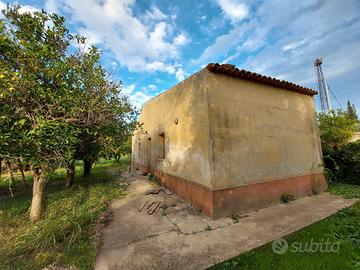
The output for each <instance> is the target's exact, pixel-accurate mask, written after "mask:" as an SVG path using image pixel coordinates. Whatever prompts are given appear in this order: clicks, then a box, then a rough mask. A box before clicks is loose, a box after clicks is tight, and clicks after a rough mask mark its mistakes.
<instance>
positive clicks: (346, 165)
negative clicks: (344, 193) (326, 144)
mask: <svg viewBox="0 0 360 270" xmlns="http://www.w3.org/2000/svg"><path fill="white" fill-rule="evenodd" d="M337 152H338V155H337V165H338V167H339V170H338V172H337V175H338V179H339V181H343V182H347V183H352V184H357V185H360V141H357V142H353V143H349V144H347V145H345V146H343V147H341V148H340V149H339V150H338V151H337Z"/></svg>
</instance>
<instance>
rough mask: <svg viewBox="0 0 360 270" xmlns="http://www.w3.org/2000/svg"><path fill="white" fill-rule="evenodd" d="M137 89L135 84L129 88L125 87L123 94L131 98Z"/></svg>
mask: <svg viewBox="0 0 360 270" xmlns="http://www.w3.org/2000/svg"><path fill="white" fill-rule="evenodd" d="M135 87H136V84H135V83H134V84H130V85H127V86H123V88H122V92H123V94H124V95H126V96H129V95H131V94H132V93H133V92H134V90H135Z"/></svg>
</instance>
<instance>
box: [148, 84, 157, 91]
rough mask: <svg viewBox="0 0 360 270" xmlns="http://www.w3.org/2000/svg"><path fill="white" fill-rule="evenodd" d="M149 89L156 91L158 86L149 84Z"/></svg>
mask: <svg viewBox="0 0 360 270" xmlns="http://www.w3.org/2000/svg"><path fill="white" fill-rule="evenodd" d="M147 88H148V89H150V90H151V91H154V90H156V89H157V86H156V85H154V84H149V85H148V86H147Z"/></svg>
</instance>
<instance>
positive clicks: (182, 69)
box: [0, 0, 360, 112]
mask: <svg viewBox="0 0 360 270" xmlns="http://www.w3.org/2000/svg"><path fill="white" fill-rule="evenodd" d="M6 3H8V2H6V1H4V0H0V8H1V9H3V8H4V7H6ZM9 3H10V4H20V5H22V6H23V8H22V10H23V11H30V12H31V11H33V10H36V9H41V8H42V9H44V10H46V11H49V12H56V13H58V14H61V15H63V16H65V17H66V19H67V20H66V23H67V26H68V27H69V29H70V30H71V31H72V32H73V33H80V34H82V35H85V36H87V37H88V38H89V39H88V43H89V44H94V45H96V46H97V47H99V48H101V49H102V50H103V64H104V66H105V67H106V68H107V70H109V71H111V72H112V73H113V77H114V78H115V79H118V80H121V81H122V82H123V85H124V92H125V93H126V94H127V95H129V96H130V100H131V101H132V102H133V103H134V104H135V105H136V106H138V107H140V106H141V104H142V103H143V102H145V101H147V100H148V99H150V98H151V97H153V96H154V95H157V94H159V93H161V92H162V91H164V90H166V89H168V88H170V87H171V86H173V85H175V84H176V83H178V82H179V81H181V80H183V79H184V78H186V77H187V76H189V75H191V74H192V73H194V72H196V71H198V70H199V69H201V68H202V67H204V66H205V65H206V64H207V63H209V62H219V63H225V62H226V63H231V64H235V65H237V66H238V67H240V68H244V69H247V70H250V71H254V72H259V73H262V74H264V75H268V76H274V77H277V78H280V79H285V80H289V81H292V82H295V83H298V84H301V85H304V86H307V87H311V88H314V89H316V83H315V71H314V67H313V61H314V59H315V58H316V57H318V56H322V57H324V64H323V70H324V72H325V76H326V79H327V81H328V84H329V85H330V87H331V89H332V90H333V92H334V93H335V95H336V96H337V98H338V100H339V101H340V104H341V105H342V106H343V107H344V108H345V107H346V101H347V100H348V99H350V100H351V101H352V102H353V103H354V104H355V106H356V107H357V108H358V111H359V112H360V83H359V82H360V1H359V0H345V1H338V0H313V1H308V0H303V1H297V0H288V1H285V0H266V1H265V0H264V1H254V0H252V1H250V0H248V1H247V0H245V1H241V0H208V1H206V0H203V1H191V0H182V1H175V0H174V1H166V0H161V1H160V0H155V1H144V0H138V1H135V0H97V1H90V0H83V1H82V0H24V1H10V2H9ZM333 104H334V106H335V107H338V105H337V103H336V101H335V100H334V99H333Z"/></svg>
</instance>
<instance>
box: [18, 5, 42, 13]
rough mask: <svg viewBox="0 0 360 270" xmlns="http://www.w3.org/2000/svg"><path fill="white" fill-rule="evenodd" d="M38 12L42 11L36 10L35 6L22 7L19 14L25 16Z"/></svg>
mask: <svg viewBox="0 0 360 270" xmlns="http://www.w3.org/2000/svg"><path fill="white" fill-rule="evenodd" d="M36 11H40V9H38V8H35V7H33V6H29V5H25V6H21V7H20V9H19V13H20V14H23V13H33V12H36Z"/></svg>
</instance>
